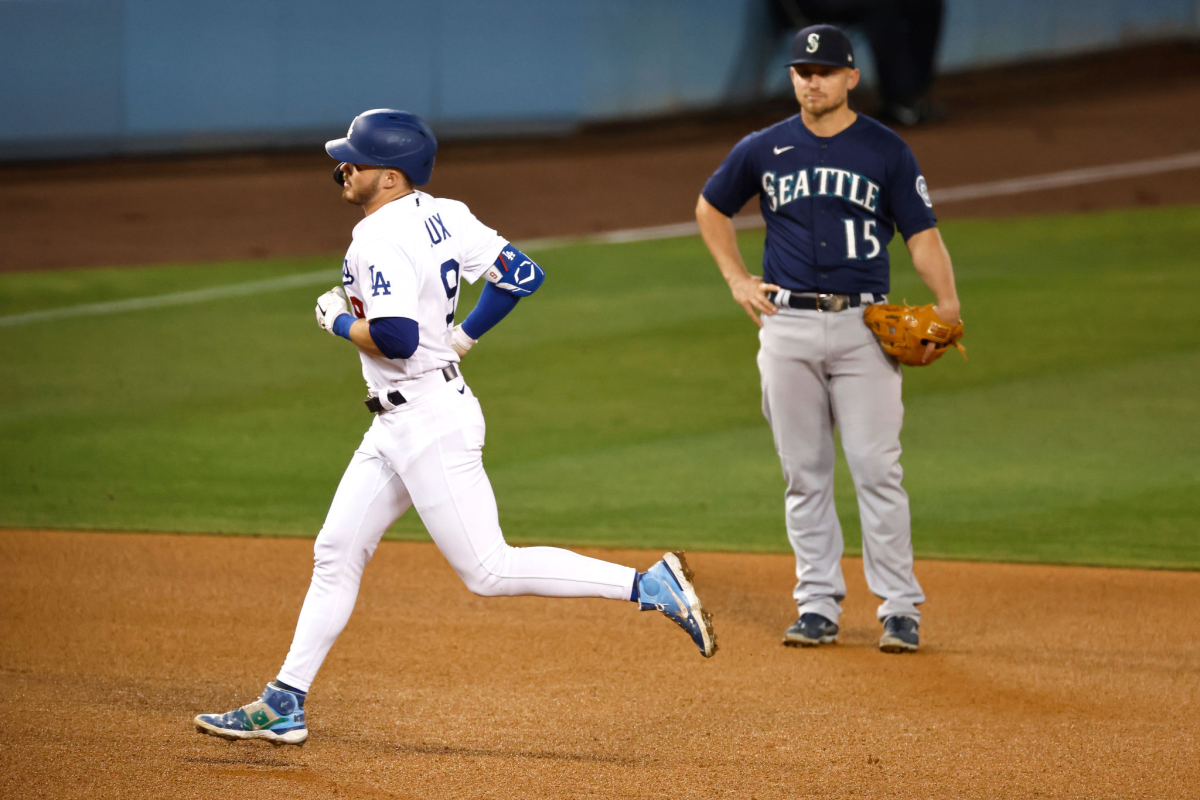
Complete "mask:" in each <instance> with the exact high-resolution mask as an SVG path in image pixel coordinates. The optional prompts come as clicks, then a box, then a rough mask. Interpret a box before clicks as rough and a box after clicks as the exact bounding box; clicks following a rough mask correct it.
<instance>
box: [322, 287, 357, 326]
mask: <svg viewBox="0 0 1200 800" xmlns="http://www.w3.org/2000/svg"><path fill="white" fill-rule="evenodd" d="M349 313H350V304H349V303H347V302H346V291H345V290H344V289H343V288H342V287H341V286H335V287H333V288H332V289H330V290H329V291H328V292H326V293H325V294H323V295H321V296H320V297H318V298H317V324H318V325H320V326H321V328H322V329H324V330H326V331H329V332H330V333H333V321H334V320H335V319H337V318H338V317H339V316H341V315H342V314H349Z"/></svg>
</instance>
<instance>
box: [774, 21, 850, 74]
mask: <svg viewBox="0 0 1200 800" xmlns="http://www.w3.org/2000/svg"><path fill="white" fill-rule="evenodd" d="M789 63H790V64H791V66H793V67H794V66H796V65H797V64H824V65H825V66H827V67H848V68H850V69H854V68H855V67H854V47H852V46H851V44H850V39H849V37H847V36H846V34H844V33H842V29H841V28H836V27H834V26H833V25H809V26H808V27H807V28H805V29H804V30H802V31H800V32H799V33H797V34H796V38H795V39H793V40H792V60H791V62H789Z"/></svg>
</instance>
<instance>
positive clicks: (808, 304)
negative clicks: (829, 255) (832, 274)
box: [771, 294, 884, 311]
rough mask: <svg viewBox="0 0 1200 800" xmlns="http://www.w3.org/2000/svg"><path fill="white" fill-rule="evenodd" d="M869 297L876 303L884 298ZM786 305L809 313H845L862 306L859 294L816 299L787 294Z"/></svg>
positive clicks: (825, 296)
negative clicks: (849, 309) (847, 310)
mask: <svg viewBox="0 0 1200 800" xmlns="http://www.w3.org/2000/svg"><path fill="white" fill-rule="evenodd" d="M871 297H872V298H873V299H874V301H875V302H876V303H882V302H883V300H884V296H883V295H881V294H872V295H871ZM771 299H772V300H773V301H775V295H772V296H771ZM776 302H778V301H776ZM786 305H787V307H788V308H803V309H807V310H809V311H845V310H846V309H847V308H858V307H859V306H860V305H862V296H861V295H860V294H818V295H817V296H816V297H802V296H798V295H796V294H788V297H787V303H786Z"/></svg>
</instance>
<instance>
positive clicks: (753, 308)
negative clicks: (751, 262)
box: [729, 273, 779, 328]
mask: <svg viewBox="0 0 1200 800" xmlns="http://www.w3.org/2000/svg"><path fill="white" fill-rule="evenodd" d="M729 291H730V292H732V293H733V299H734V301H735V302H737V304H738V305H740V306H741V307H742V308H744V309H746V313H747V314H748V315H750V319H752V320H754V324H755V325H757V326H758V327H760V328H761V327H762V320H761V319H759V316H758V315H759V314H766V315H767V316H770V315H771V314H774V313H775V312H776V311H778V310H779V309H778V308H776V307H775V304H774V303H772V302H771V301H770V300H769V299H767V295H769V294H770V293H771V292H778V291H779V287H778V286H776V285H775V284H773V283H763V279H762V278H760V277H759V276H757V275H751V274H749V273H747V274H746V275H744V276H741V277H738V278H735V279H733V280H732V281H730V282H729Z"/></svg>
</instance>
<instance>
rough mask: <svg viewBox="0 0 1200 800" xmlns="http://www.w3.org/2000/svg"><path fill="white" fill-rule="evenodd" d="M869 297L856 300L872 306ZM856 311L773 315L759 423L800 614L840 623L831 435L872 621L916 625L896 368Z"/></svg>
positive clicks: (842, 591) (761, 355)
mask: <svg viewBox="0 0 1200 800" xmlns="http://www.w3.org/2000/svg"><path fill="white" fill-rule="evenodd" d="M869 298H870V295H864V299H866V300H868V301H869ZM862 312H863V308H862V307H861V306H860V307H858V308H848V309H846V310H844V311H837V312H822V311H808V310H804V309H792V308H780V310H779V312H778V313H776V314H775V315H773V316H764V317H763V318H762V319H763V327H762V331H761V332H760V334H759V342H760V345H761V346H760V348H759V351H758V368H759V371H760V372H761V373H762V390H763V414H764V415H765V416H766V418H767V422H768V423H769V424H770V426H771V432H772V433H773V434H774V436H775V450H776V452H777V453H778V454H779V460H780V462H781V463H782V465H783V476H784V478H785V479H786V481H787V490H786V492H785V495H784V497H785V508H786V521H787V533H788V539H789V540H790V541H791V543H792V549H793V550H795V551H796V578H797V579H798V583H797V584H796V590H795V592H794V596H795V598H796V604H797V606H798V607H799V611H800V613H801V614H806V613H809V612H812V613H816V614H820V615H821V616H823V617H827V618H828V619H831V620H833V621H834V622H837V620H838V616H839V615H840V614H841V611H842V608H841V606H840V605H839V603H840V602H841V601H842V600H843V599H844V598H845V596H846V583H845V581H844V580H843V578H842V566H841V557H842V548H843V542H842V527H841V525H840V524H839V522H838V517H837V512H836V510H835V509H834V504H833V466H834V442H833V429H834V426H835V425H836V426H837V429H838V431H839V433H840V434H841V438H842V450H843V451H844V452H845V454H846V462H847V463H848V465H849V467H850V475H851V476H852V478H853V480H854V488H855V491H856V493H857V494H858V509H859V515H860V518H861V520H862V549H863V568H864V570H865V572H866V576H867V586H868V587H870V589H871V591H872V592H873V593H874V594H875V595H876V596H878V597H879V598H881V599H882V600H883V603H882V604H881V605H880V606H879V608H878V609H877V611H876V616H878V617H879V619H880V620H883V619H885V618H887V617H890V616H893V615H900V616H906V617H913V618H914V619H917V620H920V618H921V614H920V612H919V611H918V610H917V605H918V604H920V603H922V602H924V601H925V594H924V593H923V592H922V591H921V587H920V585H919V584H918V583H917V579H916V577H915V576H914V575H913V554H912V526H911V521H910V517H909V508H908V494H907V493H906V492H905V491H904V487H903V486H902V485H901V481H902V480H903V478H904V471H903V470H902V469H901V468H900V427H901V425H902V423H903V421H904V404H903V402H902V401H901V398H900V383H901V374H900V365H899V364H897V363H896V361H895V360H894V359H892V358H890V357H889V356H888V355H887V354H886V353H884V352H883V348H882V347H880V346H879V342H878V340H876V338H875V335H874V334H873V333H872V332H871V330H870V329H869V328H868V327H867V326H866V323H864V322H863V314H862Z"/></svg>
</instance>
